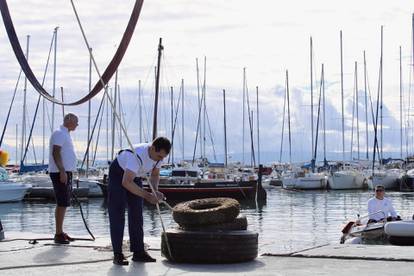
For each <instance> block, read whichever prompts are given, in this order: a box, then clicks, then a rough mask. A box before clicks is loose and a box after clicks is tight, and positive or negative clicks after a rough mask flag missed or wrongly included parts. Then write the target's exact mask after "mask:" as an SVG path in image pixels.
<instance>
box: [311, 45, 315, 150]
mask: <svg viewBox="0 0 414 276" xmlns="http://www.w3.org/2000/svg"><path fill="white" fill-rule="evenodd" d="M312 63H313V43H312V37H310V87H311V130H312V132H311V133H312V135H311V137H312V147H311V152H313V149H314V143H315V141H314V138H313V134H314V133H313V64H312Z"/></svg>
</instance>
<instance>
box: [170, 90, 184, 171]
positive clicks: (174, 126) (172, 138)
mask: <svg viewBox="0 0 414 276" xmlns="http://www.w3.org/2000/svg"><path fill="white" fill-rule="evenodd" d="M180 102H181V93H179V95H178V100H177V104H176V106H175V115H174V124H173V129H172V131H171V148H172V147H173V145H174V135H175V128H176V126H177V118H178V111H179V109H180ZM168 163H170V156H168Z"/></svg>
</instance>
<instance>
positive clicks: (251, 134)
mask: <svg viewBox="0 0 414 276" xmlns="http://www.w3.org/2000/svg"><path fill="white" fill-rule="evenodd" d="M245 86H246V101H247V113H248V114H247V116H248V119H249V126H250V140H251V151H252V152H251V154H252V158H253V166H256V158H255V154H254V141H253V132H252V116H251V115H250V99H249V88H248V86H247V76H246V77H245Z"/></svg>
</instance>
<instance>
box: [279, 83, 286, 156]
mask: <svg viewBox="0 0 414 276" xmlns="http://www.w3.org/2000/svg"><path fill="white" fill-rule="evenodd" d="M284 92H285V93H284V97H283V115H282V135H281V138H280V154H279V163H282V152H283V134H284V133H283V132H284V130H285V117H286V114H285V113H286V94H287V91H286V90H285V91H284Z"/></svg>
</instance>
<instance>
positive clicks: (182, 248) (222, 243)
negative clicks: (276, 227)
mask: <svg viewBox="0 0 414 276" xmlns="http://www.w3.org/2000/svg"><path fill="white" fill-rule="evenodd" d="M258 236H259V235H258V234H257V233H256V232H252V231H224V232H201V231H183V230H178V229H169V230H167V231H165V232H164V233H163V234H162V236H161V253H162V255H163V256H165V257H166V258H167V259H168V260H169V261H172V262H178V263H213V264H222V263H237V262H247V261H251V260H253V259H255V258H256V257H257V253H258V245H257V244H258ZM166 237H167V239H166ZM167 242H168V246H167ZM170 253H171V254H170Z"/></svg>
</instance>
